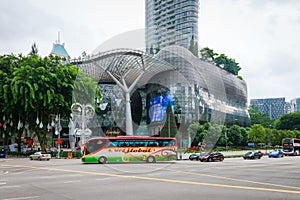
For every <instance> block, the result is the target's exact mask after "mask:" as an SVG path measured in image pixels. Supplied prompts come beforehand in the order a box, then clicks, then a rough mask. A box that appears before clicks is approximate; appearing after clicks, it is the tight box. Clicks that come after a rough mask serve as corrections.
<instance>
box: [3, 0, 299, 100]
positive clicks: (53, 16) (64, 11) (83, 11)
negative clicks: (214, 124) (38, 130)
mask: <svg viewBox="0 0 300 200" xmlns="http://www.w3.org/2000/svg"><path fill="white" fill-rule="evenodd" d="M198 27H199V45H200V48H203V47H209V48H211V49H213V50H214V51H215V52H216V53H219V54H221V53H224V54H225V55H227V56H228V57H230V58H234V59H235V60H236V62H238V63H239V64H240V67H241V68H242V70H241V71H240V72H239V74H240V75H241V76H242V77H243V78H244V80H245V81H246V83H247V87H248V99H259V98H281V97H285V98H286V101H289V100H291V99H294V98H300V84H299V83H298V81H299V80H300V51H299V47H300V1H299V0H200V9H199V21H198ZM144 28H145V2H144V0H109V1H107V0H43V1H41V0H1V1H0V55H3V54H11V53H13V54H19V53H21V54H23V55H27V54H28V53H29V52H30V51H31V46H32V44H33V43H36V45H37V47H38V50H39V54H40V55H41V56H47V55H48V54H49V53H50V52H51V50H52V45H53V43H54V42H55V41H56V40H57V37H58V32H60V41H61V42H63V43H65V48H66V50H67V51H68V53H69V55H70V56H71V57H72V58H75V57H79V56H81V54H82V52H84V51H85V52H87V53H88V54H90V53H94V52H95V49H98V48H99V45H100V46H101V45H102V46H103V44H105V43H107V41H111V40H113V38H115V37H117V36H118V35H122V34H124V33H132V32H135V33H140V32H139V30H143V29H144ZM140 36H141V37H142V35H140Z"/></svg>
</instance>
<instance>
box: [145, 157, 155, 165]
mask: <svg viewBox="0 0 300 200" xmlns="http://www.w3.org/2000/svg"><path fill="white" fill-rule="evenodd" d="M155 162H156V161H155V158H154V157H153V156H149V157H148V158H147V163H155Z"/></svg>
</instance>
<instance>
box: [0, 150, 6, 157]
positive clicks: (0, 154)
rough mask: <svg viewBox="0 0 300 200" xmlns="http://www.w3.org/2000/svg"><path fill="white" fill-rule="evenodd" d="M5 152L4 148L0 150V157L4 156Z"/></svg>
mask: <svg viewBox="0 0 300 200" xmlns="http://www.w3.org/2000/svg"><path fill="white" fill-rule="evenodd" d="M5 157H6V154H5V151H4V150H0V158H5Z"/></svg>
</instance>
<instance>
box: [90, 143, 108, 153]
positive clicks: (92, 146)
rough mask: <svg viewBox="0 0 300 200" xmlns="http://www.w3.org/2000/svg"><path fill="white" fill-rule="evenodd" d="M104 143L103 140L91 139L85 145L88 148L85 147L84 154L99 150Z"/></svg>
mask: <svg viewBox="0 0 300 200" xmlns="http://www.w3.org/2000/svg"><path fill="white" fill-rule="evenodd" d="M104 145H105V141H104V140H91V141H90V142H89V143H88V145H87V146H88V148H87V149H86V154H89V153H92V152H94V151H96V150H99V149H101V148H103V146H104Z"/></svg>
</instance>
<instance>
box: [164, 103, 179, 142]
mask: <svg viewBox="0 0 300 200" xmlns="http://www.w3.org/2000/svg"><path fill="white" fill-rule="evenodd" d="M176 134H177V125H176V120H175V115H174V114H173V112H172V108H171V104H170V101H169V102H168V106H167V109H166V114H165V123H164V126H163V128H162V129H161V131H160V136H161V137H175V136H176Z"/></svg>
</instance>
